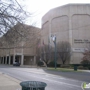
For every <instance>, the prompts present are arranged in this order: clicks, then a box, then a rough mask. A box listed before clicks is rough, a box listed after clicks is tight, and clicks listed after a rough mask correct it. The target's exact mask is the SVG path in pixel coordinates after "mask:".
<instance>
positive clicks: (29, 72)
mask: <svg viewBox="0 0 90 90" xmlns="http://www.w3.org/2000/svg"><path fill="white" fill-rule="evenodd" d="M0 72H3V73H5V74H8V75H9V76H12V77H14V78H16V79H19V80H21V81H42V82H45V83H46V84H47V87H46V88H45V90H82V88H81V84H82V83H83V81H82V80H75V79H71V78H68V77H65V75H64V74H65V73H62V74H63V75H64V77H63V75H55V73H56V72H53V71H47V70H45V69H44V70H43V69H40V68H21V67H12V66H5V65H4V66H3V65H0ZM52 72H53V74H51V73H52ZM67 73H68V72H67ZM67 73H66V75H69V76H70V74H67ZM59 74H60V73H59ZM78 75H80V74H77V76H78ZM84 75H85V74H84ZM85 76H86V75H85ZM89 79H90V78H89ZM85 82H87V81H85Z"/></svg>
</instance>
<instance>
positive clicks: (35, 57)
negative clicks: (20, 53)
mask: <svg viewBox="0 0 90 90" xmlns="http://www.w3.org/2000/svg"><path fill="white" fill-rule="evenodd" d="M33 64H34V65H36V56H34V63H33Z"/></svg>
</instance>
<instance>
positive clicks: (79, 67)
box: [78, 66, 88, 70]
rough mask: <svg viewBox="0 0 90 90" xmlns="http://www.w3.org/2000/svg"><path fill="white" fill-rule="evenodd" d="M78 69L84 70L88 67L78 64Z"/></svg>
mask: <svg viewBox="0 0 90 90" xmlns="http://www.w3.org/2000/svg"><path fill="white" fill-rule="evenodd" d="M78 69H82V70H83V69H84V70H88V67H83V66H78Z"/></svg>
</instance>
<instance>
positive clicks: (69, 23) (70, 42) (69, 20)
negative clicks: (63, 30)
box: [69, 16, 72, 47]
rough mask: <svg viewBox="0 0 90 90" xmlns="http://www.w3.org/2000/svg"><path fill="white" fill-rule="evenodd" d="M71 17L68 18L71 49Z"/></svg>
mask: <svg viewBox="0 0 90 90" xmlns="http://www.w3.org/2000/svg"><path fill="white" fill-rule="evenodd" d="M71 17H72V16H69V42H70V44H71V47H72V21H71Z"/></svg>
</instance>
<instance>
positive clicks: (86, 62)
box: [81, 60, 90, 67]
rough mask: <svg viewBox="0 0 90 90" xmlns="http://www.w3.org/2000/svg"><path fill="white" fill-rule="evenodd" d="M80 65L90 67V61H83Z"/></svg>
mask: <svg viewBox="0 0 90 90" xmlns="http://www.w3.org/2000/svg"><path fill="white" fill-rule="evenodd" d="M81 64H82V65H83V67H87V66H88V65H90V61H89V60H83V61H81Z"/></svg>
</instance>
